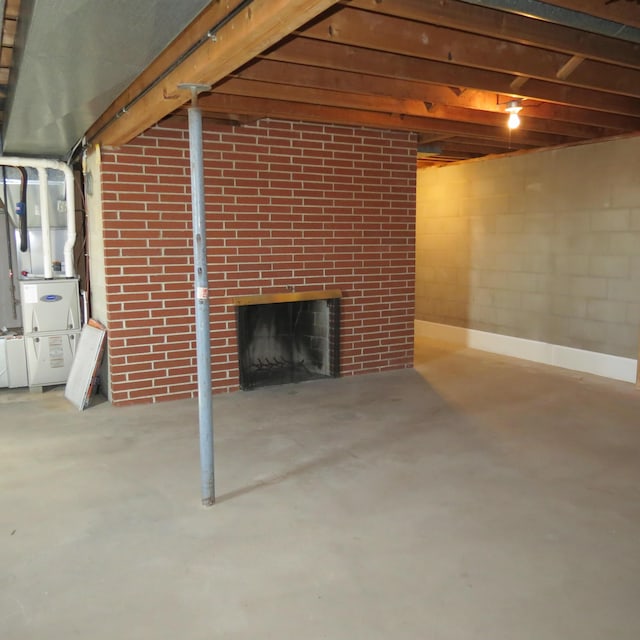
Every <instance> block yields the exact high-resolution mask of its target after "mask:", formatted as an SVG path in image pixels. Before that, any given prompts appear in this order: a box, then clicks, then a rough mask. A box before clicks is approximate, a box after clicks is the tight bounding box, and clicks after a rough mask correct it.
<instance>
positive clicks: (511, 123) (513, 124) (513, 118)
mask: <svg viewBox="0 0 640 640" xmlns="http://www.w3.org/2000/svg"><path fill="white" fill-rule="evenodd" d="M519 126H520V116H519V115H518V114H517V113H515V112H512V113H510V114H509V119H508V120H507V127H509V129H517V128H518V127H519Z"/></svg>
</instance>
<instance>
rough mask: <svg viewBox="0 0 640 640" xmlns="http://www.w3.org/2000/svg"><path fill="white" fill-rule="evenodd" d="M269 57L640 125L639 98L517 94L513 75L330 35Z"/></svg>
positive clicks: (570, 92) (558, 89) (552, 87)
mask: <svg viewBox="0 0 640 640" xmlns="http://www.w3.org/2000/svg"><path fill="white" fill-rule="evenodd" d="M265 57H267V58H269V59H271V60H280V61H283V62H297V63H300V64H307V65H310V66H318V67H324V66H326V67H331V68H333V69H341V70H344V71H353V72H355V73H366V74H372V75H379V76H385V77H396V78H402V79H405V80H413V81H419V82H424V81H425V80H426V81H428V82H429V83H433V84H438V85H444V86H449V87H469V88H473V89H480V90H485V91H489V92H495V93H498V94H502V95H513V96H516V97H521V98H530V99H534V100H543V101H548V102H554V103H557V104H560V105H567V106H570V107H579V108H585V109H589V110H592V111H599V112H602V113H600V114H598V116H597V118H598V119H597V121H584V120H579V122H582V123H583V124H591V125H594V126H602V127H607V128H615V129H620V130H627V131H628V130H634V129H635V128H637V127H638V122H639V120H638V115H639V114H640V100H639V99H637V98H629V97H627V96H616V95H612V94H608V93H603V92H601V91H592V90H589V89H580V88H576V87H567V86H562V85H559V84H553V83H550V82H544V81H540V80H531V81H529V82H527V83H526V84H525V85H524V87H522V90H521V91H519V92H514V91H513V90H512V89H511V86H510V85H511V82H512V80H513V76H512V75H509V74H506V73H499V72H497V71H487V70H484V69H471V68H467V67H463V66H459V65H453V64H449V63H444V62H437V61H433V60H423V59H420V58H415V57H411V56H405V55H400V54H394V53H388V52H382V51H373V50H370V49H365V48H362V47H355V46H351V45H345V44H339V43H334V42H331V40H330V39H329V38H328V37H327V38H326V39H324V40H323V39H315V40H307V39H303V38H296V39H293V40H289V41H287V42H284V43H283V44H281V45H279V46H278V47H276V48H274V49H272V50H271V51H269V52H268V53H267V54H266V56H265ZM587 115H588V114H587Z"/></svg>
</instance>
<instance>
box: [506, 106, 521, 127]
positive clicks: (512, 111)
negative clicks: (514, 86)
mask: <svg viewBox="0 0 640 640" xmlns="http://www.w3.org/2000/svg"><path fill="white" fill-rule="evenodd" d="M505 111H506V112H507V113H508V114H509V119H508V120H507V127H509V129H517V128H518V127H519V126H520V116H519V115H518V113H520V111H522V106H521V105H520V102H519V101H518V100H511V102H509V104H508V105H507V108H506V109H505Z"/></svg>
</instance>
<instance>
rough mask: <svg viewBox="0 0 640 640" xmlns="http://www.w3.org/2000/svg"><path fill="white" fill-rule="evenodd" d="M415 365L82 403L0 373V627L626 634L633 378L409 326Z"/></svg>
mask: <svg viewBox="0 0 640 640" xmlns="http://www.w3.org/2000/svg"><path fill="white" fill-rule="evenodd" d="M417 363H418V364H417V367H416V370H414V371H401V372H394V373H385V374H377V375H368V376H361V377H356V378H343V379H338V380H326V381H320V382H313V383H308V384H303V385H297V386H285V387H279V388H270V389H264V390H257V391H253V392H249V393H237V394H233V395H229V396H225V397H216V398H215V400H214V405H215V422H216V443H217V448H216V464H217V483H218V496H219V498H218V503H217V504H216V506H215V507H213V508H211V509H205V508H202V507H201V506H200V503H199V469H198V437H197V405H196V403H195V402H192V401H179V402H172V403H165V404H161V405H153V406H148V405H147V406H142V407H124V408H113V407H111V406H110V405H108V404H106V403H103V404H100V405H97V406H94V407H92V408H90V409H89V410H87V411H85V412H82V413H81V412H78V411H77V410H76V409H75V408H73V407H72V406H71V405H69V404H68V403H67V402H66V401H65V400H64V398H63V396H62V393H61V391H60V390H54V391H50V392H47V393H44V394H41V395H36V394H29V393H28V392H22V391H19V392H16V391H9V390H3V391H2V392H1V393H0V418H1V419H0V447H1V449H0V455H1V458H0V460H1V467H0V469H1V471H0V491H1V492H0V539H1V544H0V637H2V638H3V640H13V639H16V640H18V639H19V640H29V639H36V638H37V639H39V640H41V639H44V638H46V639H47V640H57V639H65V640H66V639H69V638H75V637H77V638H83V639H86V638H91V639H92V640H95V639H103V638H104V639H107V638H108V639H110V640H112V639H116V638H131V639H135V640H144V639H147V638H149V639H150V638H153V639H159V638H162V639H164V638H181V639H182V638H184V639H189V640H191V639H197V640H199V639H203V640H204V639H207V640H210V639H211V638H225V639H226V638H247V639H249V638H251V639H255V638H260V639H262V638H273V639H276V638H277V639H283V638H287V639H288V638H292V639H293V638H295V639H305V640H307V639H309V640H315V639H320V638H328V639H336V640H337V639H343V638H344V639H349V640H353V639H360V638H362V639H367V640H371V639H391V638H393V639H428V640H445V639H446V640H469V639H472V638H478V639H480V638H481V639H483V640H488V639H491V640H496V639H504V640H524V639H527V640H528V639H531V640H534V639H535V640H540V639H545V640H548V639H556V638H557V639H562V640H572V639H576V640H578V639H579V640H589V639H594V640H595V639H597V640H602V639H603V638H615V639H616V640H627V639H628V640H632V639H633V640H637V639H638V638H639V637H640V606H639V602H640V464H639V459H640V458H639V449H640V391H638V390H636V389H635V388H634V387H633V386H631V385H628V384H624V383H616V382H612V381H607V380H604V379H600V378H595V377H589V376H583V375H578V374H575V373H570V372H567V371H562V370H558V369H551V368H547V367H544V366H541V365H534V364H530V363H526V362H522V361H517V360H510V359H508V358H504V357H497V356H490V355H487V354H482V353H479V352H474V351H471V350H452V349H451V348H450V347H447V346H446V345H442V344H434V343H426V342H420V343H419V344H418V348H417Z"/></svg>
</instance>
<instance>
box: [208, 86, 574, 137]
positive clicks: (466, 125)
mask: <svg viewBox="0 0 640 640" xmlns="http://www.w3.org/2000/svg"><path fill="white" fill-rule="evenodd" d="M227 89H228V90H230V91H235V92H236V93H235V94H232V93H217V92H216V93H211V94H208V95H205V96H202V97H201V98H200V100H199V105H200V106H201V108H202V109H203V110H206V111H212V112H216V113H242V114H244V115H256V116H261V117H273V118H285V119H292V120H301V121H305V120H306V121H309V122H324V123H331V122H335V123H336V124H347V125H355V126H365V127H374V128H382V129H390V130H400V131H415V132H429V133H437V134H439V135H445V136H467V137H471V138H479V139H483V140H496V141H500V142H504V141H505V140H508V139H509V135H510V134H509V130H508V129H507V128H506V126H504V125H503V124H502V123H501V124H500V125H497V126H491V125H485V124H475V123H472V122H453V121H449V120H444V119H437V118H434V117H430V116H419V115H414V114H409V115H407V114H404V113H397V112H382V111H374V110H367V109H364V108H355V107H354V108H347V107H345V106H334V105H326V104H319V103H318V101H317V97H319V96H318V95H316V100H314V99H313V95H311V94H309V95H308V96H306V97H305V96H303V95H302V94H296V95H297V97H298V99H306V100H307V102H292V101H291V100H286V99H282V91H280V92H279V93H277V95H279V96H280V97H279V98H274V97H260V98H258V97H255V90H256V88H255V87H254V88H252V89H249V88H248V87H246V88H244V87H242V86H241V85H239V84H238V83H232V81H229V83H228V84H227V83H225V86H223V87H222V86H221V87H220V89H219V91H222V90H227ZM280 89H281V88H280ZM245 94H246V95H245ZM289 97H290V98H291V97H292V95H290V96H289ZM346 97H347V96H346V95H345V98H346ZM342 104H343V105H345V104H347V101H346V100H344V101H343V102H342ZM511 137H513V138H514V139H516V140H519V141H521V142H522V143H524V144H527V145H529V146H538V147H540V146H543V147H544V146H553V145H557V144H565V143H567V142H569V141H570V138H568V137H566V136H559V135H551V134H543V133H537V132H534V131H526V130H518V131H516V132H512V133H511Z"/></svg>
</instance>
